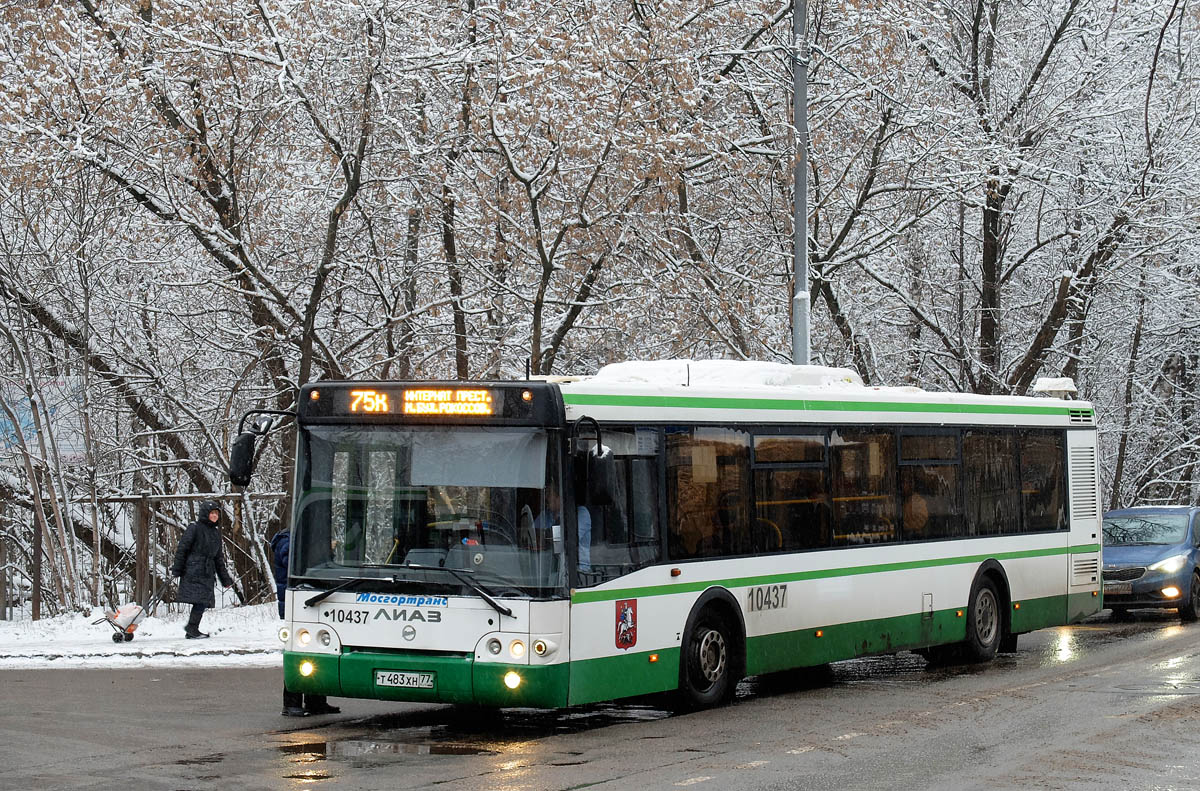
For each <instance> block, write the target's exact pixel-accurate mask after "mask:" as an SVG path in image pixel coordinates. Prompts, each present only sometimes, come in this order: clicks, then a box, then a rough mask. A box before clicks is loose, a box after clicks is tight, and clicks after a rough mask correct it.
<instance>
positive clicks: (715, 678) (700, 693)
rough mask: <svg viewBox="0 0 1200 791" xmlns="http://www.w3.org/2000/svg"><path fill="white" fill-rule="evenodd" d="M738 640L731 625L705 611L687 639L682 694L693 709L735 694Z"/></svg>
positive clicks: (720, 701)
mask: <svg viewBox="0 0 1200 791" xmlns="http://www.w3.org/2000/svg"><path fill="white" fill-rule="evenodd" d="M733 652H734V642H733V639H732V633H731V630H730V628H729V625H728V624H727V623H726V622H725V620H724V619H723V618H721V617H720V616H719V615H717V614H716V613H714V612H712V611H711V610H709V611H705V612H704V613H703V614H701V615H700V617H699V618H697V619H696V623H695V624H694V625H693V626H692V628H691V630H690V631H689V632H688V634H687V635H686V639H685V640H684V642H683V658H682V667H681V672H680V689H679V692H680V697H681V699H682V701H681V702H682V703H683V705H684V706H685V707H686V708H689V709H701V708H707V707H709V706H715V705H717V704H719V703H724V702H726V701H728V700H730V699H731V698H732V697H733V691H734V688H735V686H736V683H737V682H736V681H735V680H734V678H733V663H734V653H733Z"/></svg>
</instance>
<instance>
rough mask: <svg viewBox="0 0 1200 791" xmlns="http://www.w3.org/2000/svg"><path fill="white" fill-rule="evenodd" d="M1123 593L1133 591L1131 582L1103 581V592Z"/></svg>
mask: <svg viewBox="0 0 1200 791" xmlns="http://www.w3.org/2000/svg"><path fill="white" fill-rule="evenodd" d="M1123 593H1133V583H1132V582H1106V583H1104V594H1105V595H1106V596H1107V595H1109V594H1116V595H1118V596H1119V595H1121V594H1123Z"/></svg>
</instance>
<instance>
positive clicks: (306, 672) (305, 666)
mask: <svg viewBox="0 0 1200 791" xmlns="http://www.w3.org/2000/svg"><path fill="white" fill-rule="evenodd" d="M315 669H316V668H314V667H313V663H312V662H310V661H308V660H307V659H305V660H304V661H303V662H301V663H300V675H302V676H304V677H305V678H308V677H309V676H311V675H312V674H313V670H315Z"/></svg>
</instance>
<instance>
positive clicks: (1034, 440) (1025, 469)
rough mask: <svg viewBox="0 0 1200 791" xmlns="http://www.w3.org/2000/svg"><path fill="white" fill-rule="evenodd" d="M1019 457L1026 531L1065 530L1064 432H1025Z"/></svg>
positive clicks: (1022, 436)
mask: <svg viewBox="0 0 1200 791" xmlns="http://www.w3.org/2000/svg"><path fill="white" fill-rule="evenodd" d="M1020 456H1021V493H1022V495H1021V505H1022V511H1023V516H1024V531H1025V532H1026V533H1036V532H1040V531H1043V530H1065V529H1066V528H1067V515H1066V509H1065V507H1064V497H1063V489H1064V487H1063V474H1064V465H1063V435H1062V432H1058V431H1026V432H1023V433H1022V435H1021V453H1020Z"/></svg>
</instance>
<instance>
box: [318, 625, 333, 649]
mask: <svg viewBox="0 0 1200 791" xmlns="http://www.w3.org/2000/svg"><path fill="white" fill-rule="evenodd" d="M330 639H331V638H330V637H329V632H327V631H325V630H324V629H322V630H321V631H319V632H317V642H318V643H320V644H321V645H323V646H326V647H328V646H329V641H330Z"/></svg>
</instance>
